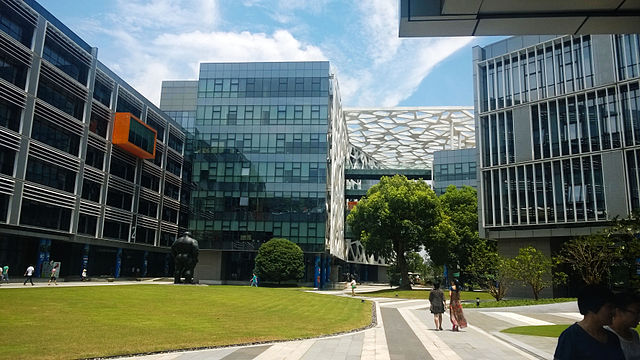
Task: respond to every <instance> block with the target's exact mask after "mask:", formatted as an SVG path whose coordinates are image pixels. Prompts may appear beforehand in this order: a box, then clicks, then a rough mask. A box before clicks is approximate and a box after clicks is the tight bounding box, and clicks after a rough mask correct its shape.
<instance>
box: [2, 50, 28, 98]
mask: <svg viewBox="0 0 640 360" xmlns="http://www.w3.org/2000/svg"><path fill="white" fill-rule="evenodd" d="M0 78H3V79H5V80H7V81H8V82H10V83H12V84H13V85H15V86H17V87H19V88H21V89H24V86H25V83H26V79H27V66H26V65H24V64H23V63H21V62H19V61H15V60H13V59H12V58H11V57H9V56H7V55H5V54H4V53H1V52H0Z"/></svg>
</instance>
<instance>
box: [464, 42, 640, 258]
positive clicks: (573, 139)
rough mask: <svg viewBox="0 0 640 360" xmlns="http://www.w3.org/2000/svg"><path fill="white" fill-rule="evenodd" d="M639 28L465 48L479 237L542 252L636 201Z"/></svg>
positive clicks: (504, 248)
mask: <svg viewBox="0 0 640 360" xmlns="http://www.w3.org/2000/svg"><path fill="white" fill-rule="evenodd" d="M639 44H640V42H639V37H638V35H635V34H632V35H584V36H525V37H513V38H508V39H505V40H503V41H500V42H497V43H494V44H492V45H489V46H486V47H484V48H482V47H475V48H474V50H473V56H474V59H473V64H474V84H475V87H476V89H475V90H476V91H475V104H474V105H475V109H476V120H477V121H476V124H477V134H478V135H479V139H478V141H479V147H478V149H479V164H480V176H479V180H480V191H479V218H480V236H481V237H486V238H491V239H497V240H498V246H499V249H500V251H501V252H503V253H504V254H507V255H513V254H515V253H516V252H517V249H518V248H520V247H521V246H524V245H527V244H533V245H535V246H536V247H537V248H539V249H541V250H543V251H544V252H546V253H547V254H552V253H554V252H556V251H557V250H558V249H559V247H560V245H561V244H562V243H563V241H564V240H566V239H569V238H571V237H574V236H577V235H583V234H590V233H593V232H595V231H597V230H598V229H600V228H601V227H602V226H603V225H604V224H605V223H606V222H607V221H608V220H611V219H613V218H614V217H616V216H621V217H626V216H628V215H629V214H630V212H631V211H632V210H635V209H637V208H638V207H640V196H639V194H640V185H639V179H640V176H639V167H638V164H639V163H640V147H639V146H638V145H639V144H640V142H638V139H639V138H640V112H639V109H640V92H639V90H638V88H639V80H640V78H639V66H640V64H639V60H638V59H639V58H640V56H639V50H640V46H639Z"/></svg>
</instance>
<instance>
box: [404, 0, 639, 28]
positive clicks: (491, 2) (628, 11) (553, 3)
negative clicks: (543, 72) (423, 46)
mask: <svg viewBox="0 0 640 360" xmlns="http://www.w3.org/2000/svg"><path fill="white" fill-rule="evenodd" d="M639 32H640V0H589V1H584V0H561V1H558V0H535V1H514V0H400V31H399V35H400V37H422V36H485V35H555V34H569V35H571V34H583V35H586V34H628V33H639Z"/></svg>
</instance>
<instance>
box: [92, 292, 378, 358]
mask: <svg viewBox="0 0 640 360" xmlns="http://www.w3.org/2000/svg"><path fill="white" fill-rule="evenodd" d="M365 301H367V302H370V303H371V322H370V323H369V324H368V325H367V326H361V327H359V328H356V329H352V330H346V331H338V332H335V333H331V334H321V335H318V336H310V337H300V338H291V339H276V340H265V341H253V342H245V343H237V344H226V345H214V346H200V347H191V348H179V349H169V350H159V351H147V352H141V353H127V354H118V355H109V356H101V357H99V358H96V359H118V358H122V357H133V356H147V355H157V354H171V353H176V352H186V351H200V350H214V349H225V348H232V347H245V346H256V345H267V344H277V343H283V342H287V341H300V340H309V339H322V338H329V337H334V336H340V335H346V334H355V333H358V332H361V331H365V330H368V329H371V328H373V327H375V326H377V325H378V316H377V311H376V305H377V303H376V302H375V301H371V300H365ZM89 359H91V358H89Z"/></svg>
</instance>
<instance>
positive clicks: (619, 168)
mask: <svg viewBox="0 0 640 360" xmlns="http://www.w3.org/2000/svg"><path fill="white" fill-rule="evenodd" d="M624 169H625V166H624V159H623V152H622V150H617V151H612V152H606V153H603V154H602V176H603V180H604V197H605V204H606V209H607V217H608V218H609V219H613V218H614V217H616V216H620V217H621V218H626V217H627V216H629V208H628V206H627V202H628V200H627V199H628V198H629V197H628V193H627V190H628V187H627V184H626V181H625V179H626V177H625V174H624V172H625V170H624Z"/></svg>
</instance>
